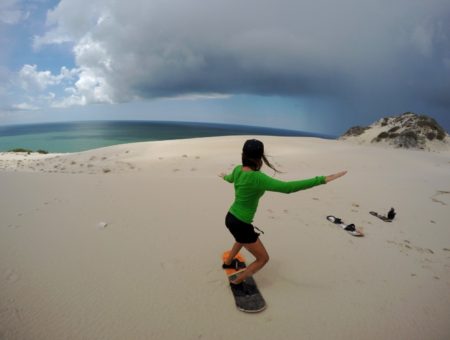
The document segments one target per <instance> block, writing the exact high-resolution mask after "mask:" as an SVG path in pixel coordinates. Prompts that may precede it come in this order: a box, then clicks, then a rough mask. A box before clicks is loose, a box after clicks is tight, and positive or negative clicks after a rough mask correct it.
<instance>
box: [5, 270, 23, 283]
mask: <svg viewBox="0 0 450 340" xmlns="http://www.w3.org/2000/svg"><path fill="white" fill-rule="evenodd" d="M5 279H6V281H8V282H10V283H16V282H17V281H19V279H20V276H19V275H18V274H17V273H16V272H15V271H14V270H13V269H8V270H7V271H6V272H5Z"/></svg>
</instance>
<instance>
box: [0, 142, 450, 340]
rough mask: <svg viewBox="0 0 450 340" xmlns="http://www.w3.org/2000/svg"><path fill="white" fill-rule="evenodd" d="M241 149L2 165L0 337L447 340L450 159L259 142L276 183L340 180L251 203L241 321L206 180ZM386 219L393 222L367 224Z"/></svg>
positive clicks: (141, 150) (119, 151)
mask: <svg viewBox="0 0 450 340" xmlns="http://www.w3.org/2000/svg"><path fill="white" fill-rule="evenodd" d="M245 139H246V137H242V136H235V137H218V138H204V139H193V140H182V141H167V142H150V143H137V144H128V145H120V146H114V147H109V148H103V149H97V150H92V151H88V152H82V153H76V154H66V155H56V156H54V155H46V156H39V155H30V156H26V157H25V156H14V155H10V154H1V155H0V187H1V193H2V194H1V195H0V339H230V338H234V339H244V338H245V339H331V338H333V339H349V338H354V339H380V338H383V339H446V338H450V326H449V324H448V316H449V315H450V295H449V294H448V292H449V291H450V227H449V225H450V224H449V221H450V209H449V206H450V171H449V170H450V157H449V156H450V152H448V151H447V152H434V153H429V152H423V151H405V150H393V149H383V148H379V147H370V146H359V145H354V144H350V143H346V142H342V141H329V140H321V139H314V138H283V137H261V138H260V139H261V140H262V141H263V142H264V143H265V144H266V151H267V153H268V154H269V155H271V156H272V158H271V160H272V161H273V163H274V164H275V165H276V166H278V167H279V168H280V170H282V171H284V172H285V173H284V174H281V175H278V176H277V177H278V178H280V179H285V180H288V179H301V178H308V177H312V176H315V175H322V174H324V175H326V174H330V173H333V172H337V171H339V170H344V169H346V170H348V171H349V173H348V175H347V176H345V177H344V178H342V179H340V180H338V181H335V182H332V183H330V184H327V185H323V186H320V187H317V188H313V189H310V190H308V191H303V192H298V193H294V194H291V195H284V194H278V193H266V195H265V196H264V197H263V199H262V200H261V202H260V206H259V210H258V213H257V216H256V219H255V224H256V225H257V226H259V227H260V228H262V229H263V230H264V231H265V235H263V236H262V241H263V242H264V244H265V245H266V247H267V249H268V251H269V254H270V256H271V260H270V262H269V263H268V264H267V266H266V267H265V268H264V269H263V270H262V271H261V272H260V273H258V274H256V276H255V278H256V280H257V282H258V284H259V287H260V290H261V291H262V293H263V295H264V297H265V299H266V301H267V303H268V308H267V310H266V311H264V312H262V313H260V314H258V315H247V314H244V313H242V312H239V311H237V310H236V308H235V307H234V302H233V299H232V296H231V292H230V291H229V288H228V287H227V282H226V280H225V277H224V274H223V272H222V270H221V268H220V264H221V263H220V256H221V253H222V251H223V250H224V249H227V248H229V247H230V246H231V244H232V242H233V240H232V238H231V236H230V235H229V233H228V231H227V230H226V229H225V226H224V217H225V213H226V211H227V209H228V207H229V205H230V204H231V202H232V199H233V188H232V185H230V184H228V183H226V182H224V181H223V180H222V179H220V178H219V177H218V176H217V174H218V173H220V172H222V171H230V170H231V169H232V168H233V166H234V165H235V164H239V162H240V150H241V146H242V144H243V142H244V141H245ZM19 161H20V163H19ZM263 170H264V171H265V172H266V173H268V174H272V172H270V171H268V169H267V168H264V169H263ZM391 206H393V207H395V208H396V210H397V211H398V217H397V219H396V220H395V221H394V222H393V223H390V224H388V223H384V222H382V221H381V220H378V219H376V218H374V217H373V216H371V215H369V211H370V210H376V211H378V212H380V213H386V212H387V210H388V209H389V208H390V207H391ZM328 214H334V215H336V216H338V217H341V218H343V219H344V220H345V221H346V222H348V223H355V224H356V225H357V226H358V227H361V228H363V229H364V232H365V234H366V237H364V238H361V239H357V238H354V237H352V236H350V235H349V234H347V233H346V232H344V231H343V230H342V229H339V228H337V227H336V226H335V225H333V224H331V223H330V222H328V221H327V220H326V218H325V217H326V215H328ZM105 224H106V225H105ZM244 254H245V255H246V256H247V258H248V259H251V255H249V254H247V253H244Z"/></svg>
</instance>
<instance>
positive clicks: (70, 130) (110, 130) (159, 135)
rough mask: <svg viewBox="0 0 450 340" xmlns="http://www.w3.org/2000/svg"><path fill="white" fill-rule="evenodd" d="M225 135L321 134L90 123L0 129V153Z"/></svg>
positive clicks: (155, 123) (206, 125) (215, 126)
mask: <svg viewBox="0 0 450 340" xmlns="http://www.w3.org/2000/svg"><path fill="white" fill-rule="evenodd" d="M228 135H271V136H308V137H321V138H329V139H330V138H334V137H331V136H325V135H320V134H314V133H308V132H302V131H293V130H282V129H271V128H264V127H255V126H243V125H227V124H212V123H191V122H159V121H89V122H69V123H45V124H27V125H10V126H0V151H9V150H11V149H15V148H24V149H31V150H34V151H36V150H46V151H48V152H78V151H84V150H89V149H95V148H100V147H105V146H110V145H116V144H124V143H135V142H143V141H158V140H169V139H184V138H196V137H213V136H228Z"/></svg>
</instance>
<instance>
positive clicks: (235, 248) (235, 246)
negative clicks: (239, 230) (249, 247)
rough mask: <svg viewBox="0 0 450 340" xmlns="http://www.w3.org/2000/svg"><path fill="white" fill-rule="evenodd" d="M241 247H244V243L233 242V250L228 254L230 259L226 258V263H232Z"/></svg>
mask: <svg viewBox="0 0 450 340" xmlns="http://www.w3.org/2000/svg"><path fill="white" fill-rule="evenodd" d="M241 249H242V243H238V242H235V243H234V244H233V248H231V251H230V253H229V254H228V259H226V261H225V264H226V265H229V264H231V261H233V259H234V257H235V256H236V255H237V254H238V253H239V251H240V250H241Z"/></svg>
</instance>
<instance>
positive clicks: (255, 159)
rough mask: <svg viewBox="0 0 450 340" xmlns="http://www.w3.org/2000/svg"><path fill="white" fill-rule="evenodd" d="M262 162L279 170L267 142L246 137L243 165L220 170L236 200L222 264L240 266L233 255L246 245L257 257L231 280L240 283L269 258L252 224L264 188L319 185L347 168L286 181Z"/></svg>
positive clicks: (286, 190)
mask: <svg viewBox="0 0 450 340" xmlns="http://www.w3.org/2000/svg"><path fill="white" fill-rule="evenodd" d="M263 162H264V163H265V164H266V165H267V166H268V167H269V168H271V169H273V170H274V171H275V172H279V171H278V170H277V169H275V168H274V166H273V165H272V164H270V162H269V161H268V160H267V158H266V156H265V154H264V144H263V143H262V142H260V141H259V140H256V139H250V140H247V141H246V142H245V144H244V147H243V150H242V165H238V166H236V167H235V168H234V170H233V172H232V173H231V174H228V175H226V174H224V173H221V174H220V175H219V176H220V177H222V178H223V179H224V180H226V181H227V182H229V183H234V189H235V200H234V203H233V204H232V206H231V208H230V209H229V211H228V214H227V216H226V218H225V224H226V226H227V228H228V229H229V231H230V232H231V234H232V235H233V237H234V239H235V241H236V242H235V243H234V245H233V248H232V249H231V252H230V255H229V257H228V259H227V260H226V261H225V263H224V264H223V268H236V269H237V268H238V267H239V261H238V260H237V259H235V258H234V257H235V256H236V255H237V254H238V252H239V251H240V250H241V248H242V247H245V249H247V250H248V251H249V252H250V253H251V254H252V255H253V256H255V258H256V259H255V261H254V262H253V263H251V264H250V265H249V266H248V267H247V268H246V269H245V270H244V271H243V272H242V273H241V274H240V275H239V276H238V278H237V279H236V280H234V281H232V282H231V283H232V284H239V283H241V282H243V281H244V280H245V279H246V278H248V277H250V276H252V275H253V274H255V273H256V272H257V271H258V270H260V269H261V268H262V267H264V265H265V264H266V263H267V262H268V261H269V254H267V251H266V248H264V245H263V244H262V242H261V241H260V240H259V238H258V236H259V234H258V233H256V232H255V230H254V228H255V227H254V226H253V225H252V222H253V217H254V216H255V213H256V209H257V207H258V202H259V199H260V198H261V197H262V196H263V194H264V192H265V191H276V192H282V193H291V192H296V191H299V190H304V189H309V188H312V187H314V186H316V185H320V184H325V183H328V182H330V181H333V180H335V179H337V178H339V177H342V176H344V175H345V174H346V173H347V171H342V172H339V173H337V174H333V175H330V176H318V177H314V178H310V179H306V180H300V181H289V182H284V181H280V180H277V179H274V178H272V177H269V176H267V175H266V174H264V173H263V172H260V169H261V167H262V165H263Z"/></svg>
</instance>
